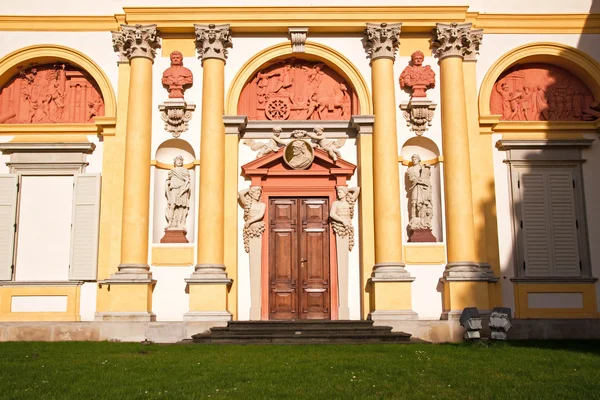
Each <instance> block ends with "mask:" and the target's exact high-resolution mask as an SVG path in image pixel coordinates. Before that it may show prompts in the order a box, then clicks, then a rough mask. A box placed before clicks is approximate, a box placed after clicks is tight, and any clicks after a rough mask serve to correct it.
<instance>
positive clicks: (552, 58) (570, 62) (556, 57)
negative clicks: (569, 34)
mask: <svg viewBox="0 0 600 400" xmlns="http://www.w3.org/2000/svg"><path fill="white" fill-rule="evenodd" d="M517 63H548V64H553V65H556V66H559V67H562V68H564V69H566V70H568V71H570V72H572V73H573V74H574V75H576V76H577V77H578V78H579V79H580V80H581V81H582V82H583V83H584V84H585V85H586V86H587V87H588V88H589V89H590V91H591V92H592V94H593V95H594V98H596V99H600V81H599V80H598V79H600V64H598V62H596V60H594V59H593V58H592V57H590V56H589V55H587V54H586V53H584V52H582V51H581V50H578V49H576V48H574V47H571V46H567V45H564V44H560V43H551V42H538V43H529V44H526V45H523V46H520V47H517V48H516V49H513V50H511V51H509V52H508V53H506V54H504V55H503V56H502V57H500V58H499V59H498V60H497V61H496V62H495V63H494V64H493V65H492V67H491V68H490V69H489V70H488V71H487V73H486V74H485V77H484V78H483V81H482V82H481V87H480V90H479V116H480V117H487V116H490V115H491V112H490V98H491V95H492V90H493V89H494V84H495V83H496V81H497V80H498V78H499V77H500V75H501V74H502V73H503V72H504V71H506V70H507V69H509V68H510V67H512V66H514V65H515V64H517Z"/></svg>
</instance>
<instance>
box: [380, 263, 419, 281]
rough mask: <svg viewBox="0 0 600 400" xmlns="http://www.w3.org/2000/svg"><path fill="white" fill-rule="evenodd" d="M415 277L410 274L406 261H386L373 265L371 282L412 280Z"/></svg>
mask: <svg viewBox="0 0 600 400" xmlns="http://www.w3.org/2000/svg"><path fill="white" fill-rule="evenodd" d="M414 280H415V278H413V277H412V276H410V272H408V271H407V270H406V268H405V265H404V263H400V262H385V263H378V264H375V265H374V266H373V273H372V274H371V279H370V281H371V282H386V281H388V282H412V281H414Z"/></svg>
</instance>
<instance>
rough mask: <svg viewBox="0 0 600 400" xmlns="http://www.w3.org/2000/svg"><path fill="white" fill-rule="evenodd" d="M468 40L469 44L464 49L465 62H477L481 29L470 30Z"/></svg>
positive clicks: (481, 38)
mask: <svg viewBox="0 0 600 400" xmlns="http://www.w3.org/2000/svg"><path fill="white" fill-rule="evenodd" d="M469 39H470V41H471V43H470V44H469V46H468V47H467V48H466V49H465V61H477V56H478V55H479V46H481V42H483V29H471V31H470V33H469Z"/></svg>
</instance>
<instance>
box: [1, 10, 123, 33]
mask: <svg viewBox="0 0 600 400" xmlns="http://www.w3.org/2000/svg"><path fill="white" fill-rule="evenodd" d="M124 22H125V21H124V18H123V16H121V15H119V14H117V15H106V16H104V15H98V16H70V15H69V16H65V15H39V16H38V15H0V31H60V32H84V31H85V32H99V31H100V32H104V31H113V30H118V29H119V24H121V23H124Z"/></svg>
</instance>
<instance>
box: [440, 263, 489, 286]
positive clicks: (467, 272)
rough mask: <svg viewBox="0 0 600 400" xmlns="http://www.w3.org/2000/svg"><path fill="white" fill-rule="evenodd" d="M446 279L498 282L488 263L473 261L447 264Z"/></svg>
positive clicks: (449, 280) (450, 280)
mask: <svg viewBox="0 0 600 400" xmlns="http://www.w3.org/2000/svg"><path fill="white" fill-rule="evenodd" d="M444 280H446V281H448V282H452V281H455V282H460V281H483V282H497V281H498V278H496V277H495V276H494V273H493V272H492V270H491V268H490V265H489V264H488V263H476V262H472V261H459V262H451V263H448V264H447V265H446V270H445V271H444Z"/></svg>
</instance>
